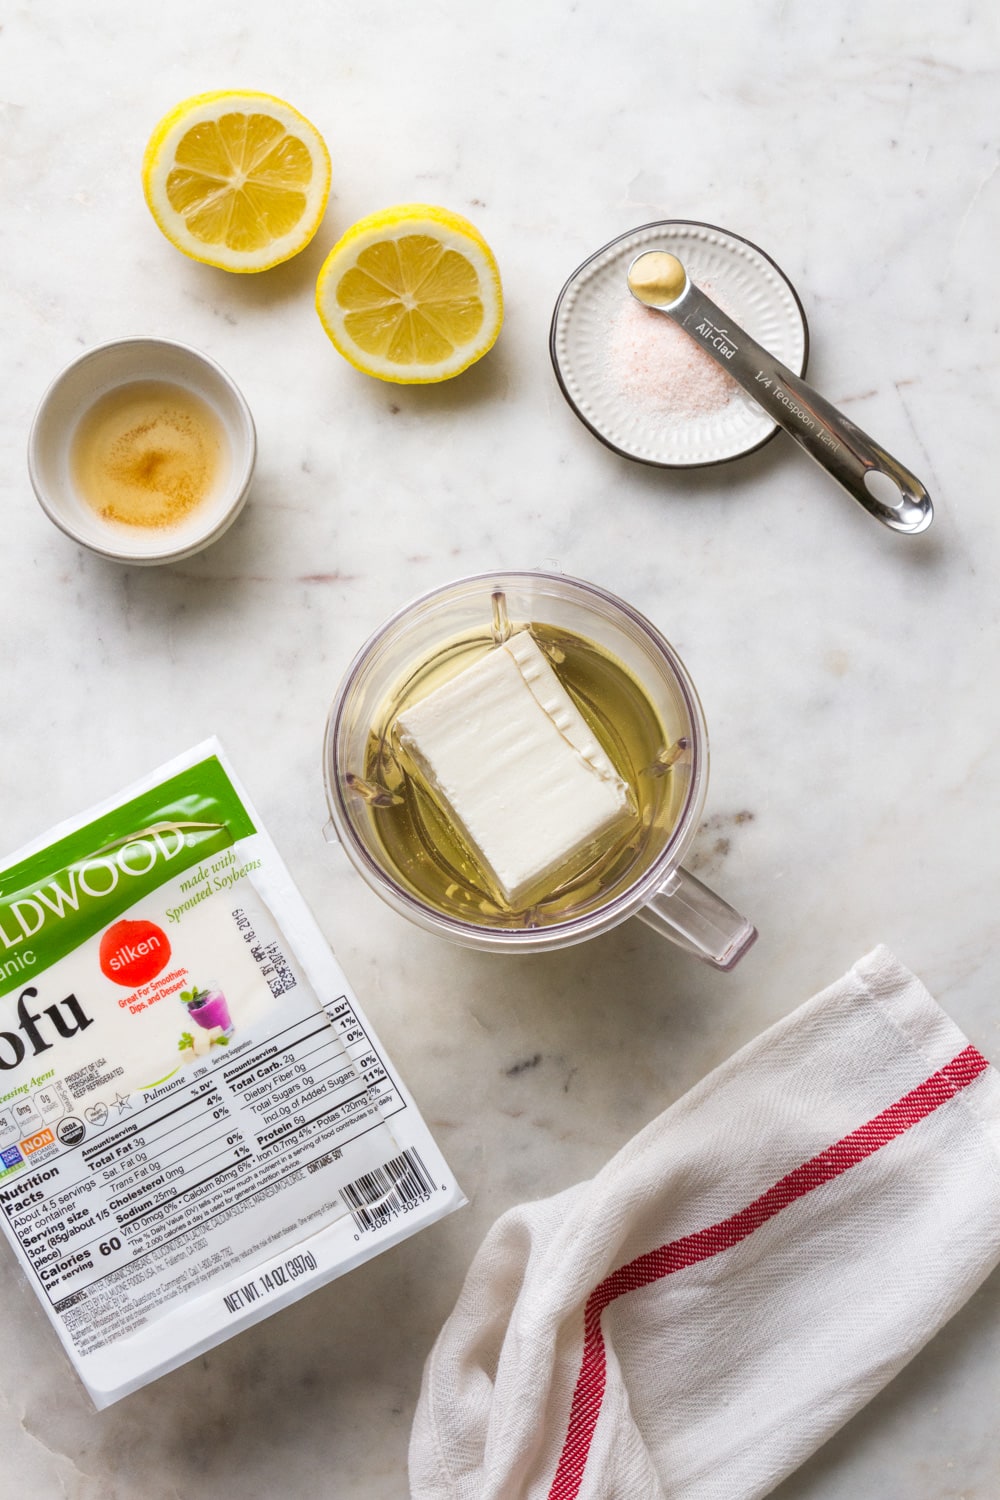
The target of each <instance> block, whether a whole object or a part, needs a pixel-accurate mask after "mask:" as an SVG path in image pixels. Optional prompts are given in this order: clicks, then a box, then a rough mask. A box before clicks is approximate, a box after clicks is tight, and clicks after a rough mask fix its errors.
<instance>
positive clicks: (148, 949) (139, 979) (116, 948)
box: [101, 921, 170, 990]
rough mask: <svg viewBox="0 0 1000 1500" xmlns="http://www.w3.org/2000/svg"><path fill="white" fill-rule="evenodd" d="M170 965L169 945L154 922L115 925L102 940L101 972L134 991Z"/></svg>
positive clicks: (164, 934)
mask: <svg viewBox="0 0 1000 1500" xmlns="http://www.w3.org/2000/svg"><path fill="white" fill-rule="evenodd" d="M169 962H170V943H169V942H168V941H167V934H166V933H165V932H164V931H163V928H162V927H157V925H156V923H155V922H146V921H138V922H124V921H123V922H115V924H114V926H113V927H109V928H108V930H107V932H106V933H105V934H104V936H103V937H102V938H101V970H102V972H103V973H105V974H106V975H107V976H108V978H109V979H113V980H114V982H115V984H121V985H124V986H125V987H126V988H127V989H130V990H131V989H135V987H136V985H139V984H146V983H148V981H149V980H150V979H155V978H156V976H157V974H159V972H160V970H161V969H165V968H166V966H167V964H168V963H169Z"/></svg>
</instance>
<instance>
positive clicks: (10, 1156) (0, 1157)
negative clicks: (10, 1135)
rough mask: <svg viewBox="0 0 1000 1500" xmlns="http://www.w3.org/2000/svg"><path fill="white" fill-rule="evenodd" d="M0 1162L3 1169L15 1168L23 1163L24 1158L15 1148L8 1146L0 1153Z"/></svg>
mask: <svg viewBox="0 0 1000 1500" xmlns="http://www.w3.org/2000/svg"><path fill="white" fill-rule="evenodd" d="M0 1161H2V1162H3V1164H4V1166H5V1167H16V1166H19V1165H20V1163H21V1162H23V1161H24V1157H23V1156H22V1155H21V1153H20V1151H18V1149H17V1147H16V1146H8V1147H7V1148H6V1150H4V1151H0Z"/></svg>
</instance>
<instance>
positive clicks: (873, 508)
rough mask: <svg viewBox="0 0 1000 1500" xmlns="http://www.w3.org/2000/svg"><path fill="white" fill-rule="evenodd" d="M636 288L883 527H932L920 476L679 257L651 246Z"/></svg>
mask: <svg viewBox="0 0 1000 1500" xmlns="http://www.w3.org/2000/svg"><path fill="white" fill-rule="evenodd" d="M628 286H629V291H630V292H631V293H632V296H633V297H635V298H636V299H637V300H638V301H639V302H642V303H644V304H645V305H646V307H649V308H652V309H653V311H654V312H661V313H664V314H665V315H666V316H667V317H668V318H672V319H673V320H674V322H675V323H677V324H678V325H679V326H680V327H681V328H683V329H684V330H685V332H686V333H689V334H690V335H691V336H692V338H694V339H695V340H696V341H697V342H698V343H699V344H700V345H701V347H702V348H703V349H704V350H705V352H706V354H709V355H711V357H712V358H713V359H714V360H715V361H716V362H717V363H718V364H720V365H721V366H722V368H723V369H724V370H728V371H729V373H730V375H731V376H732V377H733V379H734V380H735V381H737V383H738V384H739V385H741V386H742V387H743V389H744V390H745V391H748V392H749V394H750V395H751V396H752V397H753V399H754V400H755V401H756V402H757V404H758V406H760V407H762V408H763V409H764V411H766V412H767V414H768V416H770V417H772V418H773V419H774V421H775V422H777V423H778V424H779V426H781V427H783V428H784V429H785V431H786V432H787V433H788V434H789V436H790V437H793V438H794V439H795V441H796V442H797V443H798V444H799V445H800V446H801V447H802V448H804V449H805V450H806V452H807V453H808V454H809V456H810V458H814V459H815V460H816V462H817V463H818V464H820V465H821V467H822V468H824V469H826V470H827V472H828V473H830V474H832V475H833V477H834V479H836V480H838V481H839V483H840V484H842V485H843V486H844V489H845V490H846V491H847V493H848V494H849V495H851V496H853V498H854V499H855V500H856V501H857V502H858V504H859V505H863V506H864V508H865V510H866V511H868V512H869V514H870V515H873V516H874V517H875V519H876V520H877V521H881V522H882V524H883V526H888V527H889V528H890V529H891V530H892V531H902V532H906V533H909V534H910V535H915V534H916V533H917V532H918V531H926V530H927V528H928V526H929V525H930V524H931V521H932V520H933V519H934V507H933V505H932V504H931V497H930V495H928V493H927V491H926V490H925V489H924V487H923V485H922V484H921V483H920V480H919V479H918V478H917V477H916V475H915V474H911V473H910V471H909V469H906V468H904V467H903V465H902V464H901V463H900V462H899V461H898V459H895V458H893V457H892V455H891V454H889V453H887V452H886V451H885V449H884V448H882V447H880V446H879V444H878V443H876V442H874V441H873V439H872V438H870V437H869V436H868V434H867V433H865V432H862V431H861V428H860V427H856V426H855V425H854V423H853V422H852V421H850V419H849V418H848V417H845V416H844V414H843V412H839V411H838V410H837V408H836V407H835V406H831V404H830V402H829V401H826V400H825V399H824V398H823V397H822V396H821V395H820V394H819V392H818V391H815V390H813V388H812V386H810V385H807V384H806V382H805V381H804V380H801V379H800V378H799V377H798V375H793V374H792V372H791V370H789V369H787V368H786V366H785V365H783V364H782V363H781V362H780V360H777V359H775V358H774V355H773V354H768V352H767V350H766V349H764V348H762V347H761V345H760V344H758V343H755V342H754V340H753V339H752V338H751V337H750V335H749V334H748V333H745V332H744V331H743V329H742V328H740V327H738V326H737V325H736V324H735V323H734V322H733V320H732V318H730V317H728V316H727V315H726V314H725V313H724V312H723V311H722V310H721V308H718V307H716V305H715V303H714V302H713V301H712V299H711V298H710V297H707V296H706V295H705V293H704V292H703V291H702V290H701V289H700V288H699V287H697V286H695V284H694V282H693V281H691V280H690V278H689V276H688V274H687V272H686V271H685V269H684V267H683V265H682V264H681V262H680V261H679V260H678V259H677V257H676V255H671V254H670V253H669V251H666V250H645V251H643V253H642V254H641V255H637V256H636V258H635V259H634V260H633V262H632V264H631V265H630V266H629V268H628Z"/></svg>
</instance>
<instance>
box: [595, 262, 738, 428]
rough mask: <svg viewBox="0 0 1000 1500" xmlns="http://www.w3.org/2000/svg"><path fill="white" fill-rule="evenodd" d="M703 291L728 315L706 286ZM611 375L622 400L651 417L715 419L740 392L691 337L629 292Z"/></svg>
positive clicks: (615, 330)
mask: <svg viewBox="0 0 1000 1500" xmlns="http://www.w3.org/2000/svg"><path fill="white" fill-rule="evenodd" d="M702 286H703V288H704V290H705V291H706V292H707V293H708V295H709V296H710V297H711V298H712V299H713V301H715V302H716V303H717V304H718V305H719V306H720V307H721V308H722V310H723V312H728V311H729V309H728V308H727V307H726V306H725V304H724V303H723V302H722V300H721V298H720V297H719V296H718V294H717V293H716V292H714V291H713V289H712V288H711V287H710V286H709V284H708V283H707V282H704V283H702ZM607 370H608V376H609V378H610V380H611V383H612V385H614V386H615V387H616V389H617V390H618V392H619V394H620V395H622V396H624V397H625V398H626V400H628V401H631V402H633V403H634V404H635V405H636V406H638V407H640V408H641V409H642V410H643V411H644V412H647V413H649V414H650V415H652V416H674V417H707V416H711V415H712V414H713V413H714V412H718V411H721V410H722V408H723V407H724V406H727V405H728V403H729V400H730V398H731V397H732V395H733V394H734V392H736V391H738V390H739V386H738V385H737V384H736V381H735V380H733V378H732V376H731V375H727V374H726V371H725V370H724V369H723V368H722V366H721V365H717V364H716V363H715V361H714V360H713V359H711V358H710V357H709V355H707V354H706V353H705V351H704V349H700V348H699V347H698V345H697V344H696V343H695V341H694V339H693V338H692V337H691V335H690V334H689V333H685V332H684V329H683V328H678V326H677V324H676V323H675V322H674V321H673V320H672V319H671V318H668V317H665V316H664V314H663V313H659V312H654V310H653V309H652V308H650V307H643V305H642V303H641V302H637V301H636V300H635V298H634V297H632V296H629V294H628V293H627V292H626V294H625V296H624V298H623V300H622V304H621V307H620V308H619V309H618V312H617V313H616V315H615V319H614V322H613V323H612V325H611V336H610V339H609V341H608V360H607Z"/></svg>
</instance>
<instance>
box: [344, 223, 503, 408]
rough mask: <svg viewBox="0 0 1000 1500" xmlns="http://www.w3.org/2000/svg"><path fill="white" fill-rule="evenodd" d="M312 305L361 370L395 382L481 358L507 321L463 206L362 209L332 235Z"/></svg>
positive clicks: (488, 260)
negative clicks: (365, 212)
mask: <svg viewBox="0 0 1000 1500" xmlns="http://www.w3.org/2000/svg"><path fill="white" fill-rule="evenodd" d="M316 310H317V312H318V313H319V316H320V321H321V322H322V324H323V327H324V328H325V329H326V332H327V333H328V334H329V336H330V338H331V339H332V341H333V343H334V344H335V345H336V347H337V349H339V350H340V353H341V354H342V355H343V356H344V358H345V359H347V360H349V361H350V362H351V364H352V365H354V366H355V368H356V369H358V370H363V371H364V373H365V374H366V375H374V376H376V377H377V378H378V379H379V380H393V381H396V382H397V383H398V384H401V385H418V384H428V383H430V382H432V381H437V380H448V379H450V378H451V376H453V375H458V374H460V373H461V371H462V370H465V369H468V367H469V365H471V364H474V363H475V361H476V360H477V359H481V358H482V357H483V355H484V354H485V353H486V352H487V350H488V349H491V348H492V347H493V344H494V343H495V342H496V338H497V334H498V333H499V332H500V325H501V323H502V322H503V293H502V291H501V287H500V273H499V271H498V270H497V263H496V260H495V259H494V256H493V252H492V250H491V249H490V247H489V245H487V243H486V241H485V240H484V239H483V237H482V235H481V234H480V233H479V231H478V230H477V229H476V228H475V227H474V225H472V224H470V223H469V221H468V219H463V218H462V217H461V215H459V214H454V213H451V212H449V210H448V209H446V208H436V207H434V206H433V205H431V204H427V203H404V204H399V205H397V206H396V207H395V208H387V209H383V210H382V212H381V213H377V214H371V215H369V217H368V218H366V219H360V220H359V221H358V223H357V224H355V225H353V226H352V227H351V228H350V229H349V230H348V231H347V233H346V234H344V235H343V236H342V237H341V238H340V239H339V240H338V241H337V243H336V245H334V247H333V249H332V250H331V251H330V254H329V255H328V256H327V258H326V260H325V261H324V263H323V268H322V270H321V271H320V273H319V280H318V281H317V283H316Z"/></svg>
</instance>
